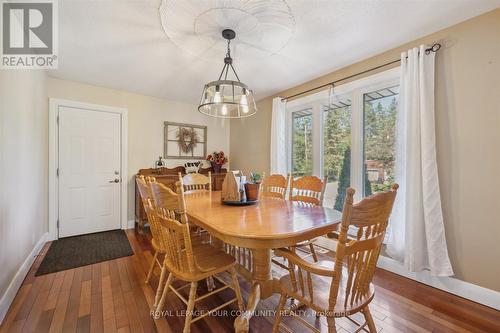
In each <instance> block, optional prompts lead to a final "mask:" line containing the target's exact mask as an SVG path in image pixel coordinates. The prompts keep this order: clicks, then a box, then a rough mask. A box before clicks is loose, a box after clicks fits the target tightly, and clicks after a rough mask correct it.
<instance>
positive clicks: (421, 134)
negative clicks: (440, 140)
mask: <svg viewBox="0 0 500 333" xmlns="http://www.w3.org/2000/svg"><path fill="white" fill-rule="evenodd" d="M434 63H435V54H434V52H430V53H429V54H425V46H424V45H421V46H420V47H419V48H413V49H411V50H409V51H408V52H403V53H402V54H401V86H400V95H399V111H398V119H397V125H396V131H397V137H396V165H395V178H396V179H395V181H396V182H397V183H398V184H399V185H400V189H399V191H398V195H397V198H396V202H395V205H394V210H393V214H392V217H391V222H390V232H389V241H388V244H387V252H388V254H389V255H390V256H391V257H393V258H395V259H398V260H400V261H401V262H403V263H404V265H405V266H406V268H407V269H408V270H409V271H412V272H418V271H422V270H426V269H428V270H430V273H431V274H432V275H434V276H451V275H453V269H452V267H451V263H450V259H449V257H448V250H447V247H446V238H445V232H444V224H443V214H442V210H441V198H440V192H439V180H438V170H437V163H436V136H435V125H434Z"/></svg>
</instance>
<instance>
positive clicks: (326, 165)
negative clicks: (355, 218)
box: [323, 99, 351, 210]
mask: <svg viewBox="0 0 500 333" xmlns="http://www.w3.org/2000/svg"><path fill="white" fill-rule="evenodd" d="M324 108H325V111H324V113H323V175H324V177H325V176H326V177H327V185H326V189H325V200H324V201H325V202H326V203H328V205H327V206H331V205H334V207H335V209H337V210H342V203H343V196H339V195H338V194H339V186H340V187H342V188H347V187H349V186H350V181H351V177H350V167H351V166H350V164H351V162H350V161H351V100H349V99H345V100H339V101H334V102H332V103H331V104H330V105H328V104H327V105H326V106H324Z"/></svg>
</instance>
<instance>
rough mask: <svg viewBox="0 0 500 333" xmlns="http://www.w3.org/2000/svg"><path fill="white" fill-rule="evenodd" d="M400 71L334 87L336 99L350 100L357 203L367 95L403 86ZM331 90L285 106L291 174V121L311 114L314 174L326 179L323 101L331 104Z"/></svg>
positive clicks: (360, 187) (386, 72)
mask: <svg viewBox="0 0 500 333" xmlns="http://www.w3.org/2000/svg"><path fill="white" fill-rule="evenodd" d="M400 72H401V71H400V67H395V68H392V69H389V70H386V71H383V72H380V73H377V74H374V75H370V76H368V77H364V78H361V79H358V80H355V81H351V82H348V83H345V84H342V85H339V86H335V87H334V94H335V95H334V96H336V97H338V98H339V99H345V98H350V99H351V181H350V183H351V186H352V187H353V188H355V189H356V194H355V195H354V199H355V200H356V201H359V200H361V199H362V198H363V188H364V184H363V182H364V175H363V169H364V167H363V165H364V137H365V135H364V102H363V96H364V94H366V93H370V92H372V91H376V90H379V89H383V88H387V87H391V86H396V85H399V84H400ZM328 95H329V90H322V91H320V92H317V93H315V94H311V95H307V96H305V97H302V98H297V99H294V100H292V101H289V102H287V104H286V133H285V134H286V142H287V156H288V165H287V166H288V170H289V171H292V156H293V155H292V125H293V123H292V121H293V113H294V112H297V111H303V110H311V113H312V118H313V120H312V132H313V133H312V137H313V140H312V141H313V142H312V144H313V165H312V174H313V175H315V176H318V177H320V178H323V176H324V170H323V162H324V161H323V156H324V155H323V153H324V150H323V136H324V128H323V124H324V120H325V119H324V117H325V112H324V110H323V105H324V101H325V100H328V97H329V96H328Z"/></svg>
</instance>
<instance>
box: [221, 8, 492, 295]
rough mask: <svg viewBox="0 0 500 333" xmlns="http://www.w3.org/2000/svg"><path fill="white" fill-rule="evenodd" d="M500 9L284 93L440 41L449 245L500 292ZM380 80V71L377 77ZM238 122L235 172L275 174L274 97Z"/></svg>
mask: <svg viewBox="0 0 500 333" xmlns="http://www.w3.org/2000/svg"><path fill="white" fill-rule="evenodd" d="M499 33H500V9H497V10H495V11H492V12H490V13H487V14H484V15H481V16H478V17H476V18H473V19H471V20H468V21H465V22H463V23H460V24H458V25H455V26H452V27H450V28H447V29H445V30H442V31H439V32H437V33H434V34H432V35H429V36H426V37H424V38H421V39H418V40H415V41H412V42H410V43H408V44H405V45H402V46H401V47H398V48H396V49H392V50H390V51H387V52H385V53H383V54H380V55H377V56H375V57H372V58H369V59H367V60H365V61H362V62H359V63H356V64H354V65H352V66H349V67H346V68H343V69H340V70H338V71H335V72H333V73H329V74H327V75H325V76H322V77H320V78H317V79H315V80H313V81H310V82H306V83H304V84H303V85H301V86H298V87H293V88H291V89H289V90H286V91H283V92H281V93H280V94H277V95H279V96H289V95H292V94H294V93H297V92H300V91H303V90H307V89H309V88H311V87H315V86H318V85H321V84H323V83H327V82H330V81H333V80H335V79H339V78H341V77H345V76H348V75H351V74H354V73H357V72H360V71H363V70H366V69H369V68H372V67H375V66H378V65H380V64H383V63H386V62H389V61H391V60H394V59H398V58H399V55H400V53H401V51H403V50H407V49H409V48H411V47H414V46H417V45H419V44H422V43H427V44H431V43H432V42H434V41H439V42H440V43H441V44H443V48H442V49H441V50H440V51H439V53H438V54H437V57H436V59H437V60H436V132H437V133H436V134H437V154H438V167H439V174H440V185H441V196H442V203H443V212H444V219H445V228H446V238H447V241H448V249H449V253H450V257H451V261H452V264H453V267H454V270H455V273H456V277H457V278H459V279H461V280H464V281H467V282H471V283H473V284H477V285H480V286H483V287H486V288H489V289H493V290H496V291H500V278H499V276H500V259H499V258H500V194H499V191H500V150H499V146H500V35H499ZM373 73H375V72H373ZM258 107H259V114H258V115H257V116H255V117H253V118H251V119H250V120H245V122H240V121H237V120H233V121H232V122H231V153H232V163H233V164H232V167H234V168H236V169H243V170H244V171H245V172H249V171H252V170H268V169H269V142H270V139H269V137H270V122H271V97H269V98H266V99H264V100H262V101H260V102H259V103H258Z"/></svg>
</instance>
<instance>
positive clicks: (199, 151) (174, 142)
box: [163, 121, 208, 160]
mask: <svg viewBox="0 0 500 333" xmlns="http://www.w3.org/2000/svg"><path fill="white" fill-rule="evenodd" d="M181 129H187V130H189V131H193V132H195V133H196V134H197V138H198V140H197V143H196V144H195V145H194V147H193V148H192V149H191V150H190V151H188V152H185V151H183V150H182V148H181V139H180V138H179V137H178V134H179V131H181ZM207 129H208V128H207V126H202V125H195V124H187V123H176V122H170V121H165V122H164V132H163V133H164V135H163V155H164V157H165V158H166V159H186V160H204V159H205V158H206V157H207Z"/></svg>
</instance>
